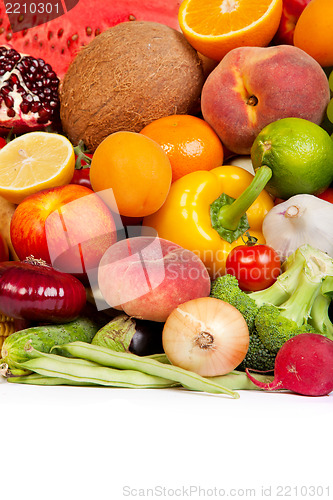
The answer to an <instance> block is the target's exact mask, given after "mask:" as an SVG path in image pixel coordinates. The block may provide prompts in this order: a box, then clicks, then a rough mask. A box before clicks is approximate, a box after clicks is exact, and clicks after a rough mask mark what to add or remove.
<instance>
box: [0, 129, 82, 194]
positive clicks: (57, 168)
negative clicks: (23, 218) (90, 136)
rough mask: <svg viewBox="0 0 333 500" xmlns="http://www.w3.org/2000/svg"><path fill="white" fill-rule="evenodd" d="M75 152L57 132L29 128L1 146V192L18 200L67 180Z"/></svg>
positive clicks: (69, 176)
mask: <svg viewBox="0 0 333 500" xmlns="http://www.w3.org/2000/svg"><path fill="white" fill-rule="evenodd" d="M74 169H75V154H74V148H73V146H72V144H71V143H70V141H69V140H68V139H67V138H66V137H64V136H63V135H60V134H55V133H49V132H28V133H27V134H24V135H21V136H19V137H17V138H16V139H13V140H12V141H11V142H9V143H8V144H6V146H4V147H3V148H2V149H1V150H0V196H3V197H4V198H5V199H7V200H8V201H10V202H11V203H15V204H18V203H20V202H21V201H22V200H24V198H26V197H27V196H29V195H30V194H33V193H36V192H38V191H41V190H42V189H47V188H52V187H56V186H63V185H65V184H68V183H69V182H70V181H71V179H72V177H73V174H74Z"/></svg>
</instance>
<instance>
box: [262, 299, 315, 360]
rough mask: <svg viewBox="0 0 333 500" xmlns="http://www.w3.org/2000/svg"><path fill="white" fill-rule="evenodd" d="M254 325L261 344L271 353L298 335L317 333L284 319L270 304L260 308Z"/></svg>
mask: <svg viewBox="0 0 333 500" xmlns="http://www.w3.org/2000/svg"><path fill="white" fill-rule="evenodd" d="M255 325H256V329H257V332H258V336H259V338H260V340H261V342H262V343H263V345H264V346H265V347H266V348H267V349H269V350H270V351H271V352H273V353H277V352H278V350H279V349H280V348H281V347H282V345H283V344H284V343H285V342H287V340H289V339H290V338H292V337H294V336H295V335H298V334H299V333H306V332H310V333H318V331H317V330H316V329H315V328H313V327H312V326H310V325H308V324H304V325H300V326H299V325H298V324H297V323H295V321H293V320H290V319H288V318H285V317H284V316H283V315H282V314H281V311H280V309H279V308H278V307H276V306H272V305H271V304H264V305H263V306H261V307H260V309H259V311H258V314H257V316H256V320H255Z"/></svg>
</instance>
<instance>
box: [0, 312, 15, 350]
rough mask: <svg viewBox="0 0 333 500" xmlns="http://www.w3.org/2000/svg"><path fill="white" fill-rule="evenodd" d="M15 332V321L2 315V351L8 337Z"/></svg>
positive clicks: (0, 335) (0, 323)
mask: <svg viewBox="0 0 333 500" xmlns="http://www.w3.org/2000/svg"><path fill="white" fill-rule="evenodd" d="M14 332H15V326H14V319H13V318H10V317H9V316H5V315H4V314H2V313H0V349H1V348H2V344H3V343H4V341H5V340H6V338H7V337H8V335H11V334H12V333H14Z"/></svg>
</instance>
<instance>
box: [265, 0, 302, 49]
mask: <svg viewBox="0 0 333 500" xmlns="http://www.w3.org/2000/svg"><path fill="white" fill-rule="evenodd" d="M310 1H311V0H283V6H282V15H281V20H280V25H279V27H278V30H277V32H276V33H275V36H274V38H273V44H274V45H283V44H287V45H293V44H294V43H293V38H294V31H295V26H296V23H297V21H298V18H299V16H300V15H301V13H302V12H303V10H304V9H305V7H306V6H307V5H308V3H310Z"/></svg>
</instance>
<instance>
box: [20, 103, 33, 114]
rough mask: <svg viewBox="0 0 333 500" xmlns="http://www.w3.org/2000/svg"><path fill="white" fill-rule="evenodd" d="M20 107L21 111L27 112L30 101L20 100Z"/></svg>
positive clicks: (29, 107)
mask: <svg viewBox="0 0 333 500" xmlns="http://www.w3.org/2000/svg"><path fill="white" fill-rule="evenodd" d="M20 109H21V111H22V113H25V114H27V113H29V111H30V109H31V103H30V102H27V101H22V102H21V104H20Z"/></svg>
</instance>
